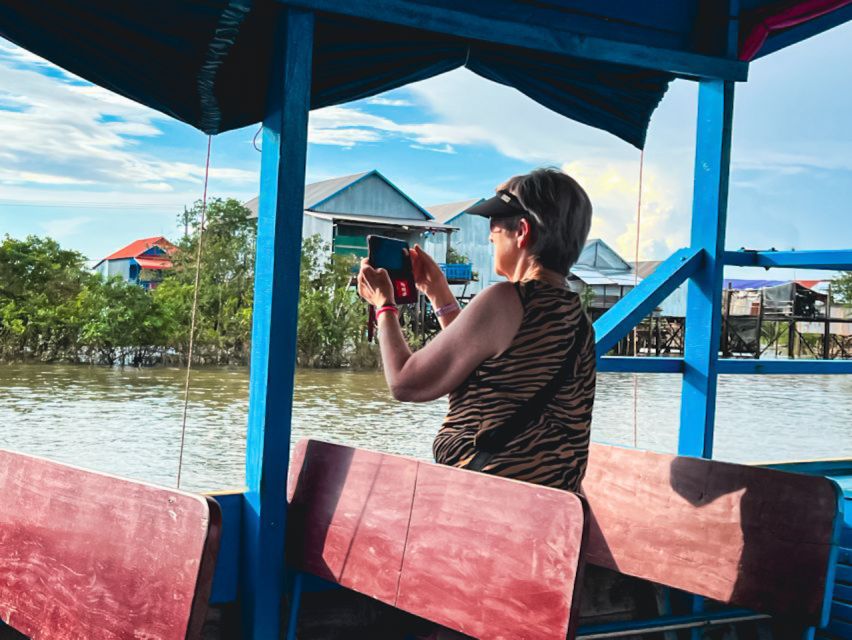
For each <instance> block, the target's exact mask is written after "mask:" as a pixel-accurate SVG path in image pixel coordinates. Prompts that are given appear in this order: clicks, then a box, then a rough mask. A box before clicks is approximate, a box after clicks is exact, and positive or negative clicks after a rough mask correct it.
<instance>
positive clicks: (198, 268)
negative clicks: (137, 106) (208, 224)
mask: <svg viewBox="0 0 852 640" xmlns="http://www.w3.org/2000/svg"><path fill="white" fill-rule="evenodd" d="M212 143H213V136H207V161H206V162H205V164H204V195H203V196H202V197H201V225H200V227H199V229H198V252H197V253H196V257H195V287H194V289H193V292H192V314H191V316H190V320H189V348H188V350H187V356H186V382H185V383H184V387H183V420H182V421H181V427H180V456H179V457H178V471H177V488H178V489H180V474H181V470H182V469H183V449H184V444H185V442H186V414H187V411H188V409H189V381H190V372H191V371H192V348H193V346H194V344H195V316H196V311H197V310H198V283H199V281H200V277H201V251H202V248H203V246H204V222H205V220H206V217H207V182H208V180H209V178H210V147H211V146H212Z"/></svg>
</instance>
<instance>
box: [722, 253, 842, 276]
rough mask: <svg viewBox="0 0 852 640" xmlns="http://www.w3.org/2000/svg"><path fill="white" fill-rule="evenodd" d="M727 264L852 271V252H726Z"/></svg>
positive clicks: (767, 267)
mask: <svg viewBox="0 0 852 640" xmlns="http://www.w3.org/2000/svg"><path fill="white" fill-rule="evenodd" d="M725 264H727V265H731V266H737V267H764V268H766V269H771V268H773V267H779V268H787V269H827V270H830V271H849V270H852V250H842V251H747V250H744V249H740V250H739V251H726V252H725Z"/></svg>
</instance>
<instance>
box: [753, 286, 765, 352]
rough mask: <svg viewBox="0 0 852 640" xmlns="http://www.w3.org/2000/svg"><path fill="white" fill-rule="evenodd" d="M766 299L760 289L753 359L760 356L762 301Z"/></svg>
mask: <svg viewBox="0 0 852 640" xmlns="http://www.w3.org/2000/svg"><path fill="white" fill-rule="evenodd" d="M765 301H766V297H765V292H764V291H763V289H761V290H760V303H759V305H760V306H758V308H757V338H756V341H757V344H756V345H755V347H754V357H755V359H758V358H760V354H761V351H760V336H761V334H762V333H763V303H764V302H765Z"/></svg>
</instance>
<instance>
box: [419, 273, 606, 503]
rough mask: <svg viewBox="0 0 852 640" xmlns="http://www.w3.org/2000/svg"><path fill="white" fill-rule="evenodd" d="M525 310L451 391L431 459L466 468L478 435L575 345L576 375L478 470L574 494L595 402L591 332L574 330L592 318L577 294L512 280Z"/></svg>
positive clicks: (502, 418) (551, 373) (552, 370)
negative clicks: (504, 343) (501, 347)
mask: <svg viewBox="0 0 852 640" xmlns="http://www.w3.org/2000/svg"><path fill="white" fill-rule="evenodd" d="M515 288H516V289H517V291H518V295H519V296H520V299H521V304H522V305H523V308H524V314H523V320H522V321H521V326H520V328H519V329H518V333H517V334H516V335H515V338H514V340H513V341H512V344H511V345H510V346H509V348H508V349H506V351H504V352H503V353H502V354H500V355H499V356H496V357H493V358H488V359H487V360H485V361H483V362H482V363H481V364H480V365H479V367H477V368H476V370H475V371H474V372H473V373H472V374H471V375H470V376H469V377H468V379H467V380H466V381H465V382H463V383H462V384H461V385H460V386H459V388H457V389H456V390H455V391H453V392H451V393H450V407H449V412H448V414H447V417H446V419H445V420H444V424H443V426H442V427H441V429H440V431H439V432H438V435H437V436H436V437H435V442H434V443H433V445H432V449H433V453H434V455H435V461H436V462H438V463H440V464H447V465H451V466H455V467H465V466H466V465H467V464H469V463H470V461H471V460H472V459H473V457H474V455H476V449H475V447H474V443H475V441H476V438H477V435H478V434H480V433H483V432H485V431H487V430H489V429H493V428H495V427H497V426H499V425H501V424H502V423H503V422H505V420H506V419H507V418H509V417H511V416H512V415H513V414H514V413H515V411H517V409H518V407H519V406H521V405H522V404H523V403H524V402H526V401H527V400H529V399H530V398H532V396H533V395H534V394H535V392H536V391H537V390H538V389H540V388H542V387H543V386H544V385H546V384H547V383H548V381H549V380H550V379H552V378H553V376H554V375H555V374H556V372H557V371H559V368H560V366H561V365H562V362H563V361H564V360H565V359H566V357H568V355H569V354H570V353H571V352H572V351H573V350H575V349H579V351H580V352H579V353H578V354H577V358H576V364H575V370H574V372H573V375H572V376H571V377H570V378H569V379H568V380H567V381H566V383H565V384H564V385H563V386H562V388H561V389H560V390H559V391H558V392H557V394H556V396H555V397H554V398H553V400H551V401H550V403H549V405H548V406H547V407H546V409H545V410H544V411H543V412H542V414H541V415H540V416H539V417H538V418H537V419H536V420H535V421H534V422H533V423H532V424H530V425H529V427H528V428H527V429H525V430H524V431H523V432H521V433H520V434H519V435H518V436H516V437H515V438H514V439H512V440H511V441H509V443H508V444H507V445H506V447H505V449H503V450H502V451H500V452H499V453H496V454H494V456H493V457H492V458H491V459H490V460H489V462H488V464H487V465H485V467H484V468H483V471H484V472H485V473H491V474H494V475H498V476H505V477H509V478H515V479H517V480H524V481H526V482H532V483H535V484H541V485H546V486H549V487H556V488H558V489H566V490H569V491H577V490H578V489H579V488H580V481H581V480H582V479H583V474H584V473H585V471H586V461H587V460H588V453H589V431H590V426H591V421H592V405H593V404H594V399H595V340H594V332H593V331H592V330H591V327H590V330H589V331H587V332H586V339H585V340H584V342H583V344H577V340H576V328H577V326H579V323H581V322H589V319H588V318H587V316H586V314H585V312H584V311H583V309H582V307H581V305H580V298H579V296H577V294H575V293H573V292H570V291H567V290H565V289H560V288H558V287H554V286H552V285H549V284H547V283H544V282H540V281H537V280H530V281H527V282H523V283H516V284H515Z"/></svg>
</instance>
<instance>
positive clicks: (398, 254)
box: [367, 235, 417, 304]
mask: <svg viewBox="0 0 852 640" xmlns="http://www.w3.org/2000/svg"><path fill="white" fill-rule="evenodd" d="M367 247H368V248H369V252H370V255H369V261H370V266H371V267H373V268H375V269H385V270H386V271H387V272H388V275H389V276H390V279H391V283H392V284H393V291H394V298H395V299H396V302H397V304H411V303H412V302H416V301H417V288H416V287H415V285H414V273H413V272H412V270H411V258H410V257H409V256H408V251H407V250H408V243H407V242H405V241H404V240H397V239H396V238H386V237H384V236H373V235H370V236H367Z"/></svg>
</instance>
